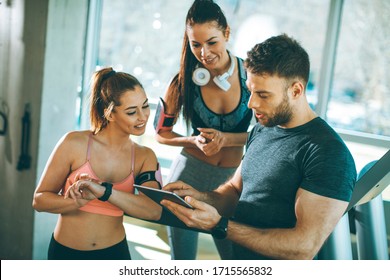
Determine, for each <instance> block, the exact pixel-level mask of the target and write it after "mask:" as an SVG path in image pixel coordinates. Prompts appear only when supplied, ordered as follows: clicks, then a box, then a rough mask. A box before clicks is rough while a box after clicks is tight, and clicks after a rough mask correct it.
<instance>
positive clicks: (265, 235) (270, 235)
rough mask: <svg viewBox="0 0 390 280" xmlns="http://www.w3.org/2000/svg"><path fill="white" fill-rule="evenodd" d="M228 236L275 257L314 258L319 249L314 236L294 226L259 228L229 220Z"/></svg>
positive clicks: (260, 252)
mask: <svg viewBox="0 0 390 280" xmlns="http://www.w3.org/2000/svg"><path fill="white" fill-rule="evenodd" d="M227 238H228V239H229V240H231V241H233V242H235V243H237V244H239V245H241V246H243V247H246V248H248V249H250V250H251V251H254V252H256V253H258V254H261V255H264V256H268V257H270V258H274V259H298V260H303V259H313V258H314V256H315V254H316V253H317V251H318V250H317V249H316V246H315V244H314V243H313V242H312V241H313V240H314V239H313V238H310V237H308V238H305V235H304V234H302V233H299V232H298V231H297V230H296V229H294V228H291V229H259V228H254V227H251V226H248V225H244V224H240V223H237V222H234V221H229V224H228V230H227Z"/></svg>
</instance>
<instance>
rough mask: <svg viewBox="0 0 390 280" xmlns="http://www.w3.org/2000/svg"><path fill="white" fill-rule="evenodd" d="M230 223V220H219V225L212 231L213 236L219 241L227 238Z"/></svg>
mask: <svg viewBox="0 0 390 280" xmlns="http://www.w3.org/2000/svg"><path fill="white" fill-rule="evenodd" d="M228 222H229V219H228V218H225V217H221V220H219V222H218V224H217V225H216V226H215V227H214V228H213V229H212V231H211V235H212V236H213V237H214V238H217V239H224V238H226V235H227V225H228Z"/></svg>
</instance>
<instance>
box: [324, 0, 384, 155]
mask: <svg viewBox="0 0 390 280" xmlns="http://www.w3.org/2000/svg"><path fill="white" fill-rule="evenodd" d="M389 15H390V1H386V0H372V1H364V0H346V1H344V7H343V14H342V19H341V28H340V36H339V40H338V47H337V53H336V65H335V70H334V76H333V83H332V90H331V95H330V100H329V105H328V111H327V114H326V118H327V120H328V122H329V123H330V124H331V125H333V126H334V127H336V128H343V129H348V130H355V131H359V132H365V133H372V134H376V135H383V136H390V74H389V72H390V49H389V47H390V17H389ZM389 147H390V144H389Z"/></svg>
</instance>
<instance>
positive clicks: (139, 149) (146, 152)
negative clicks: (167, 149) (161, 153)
mask: <svg viewBox="0 0 390 280" xmlns="http://www.w3.org/2000/svg"><path fill="white" fill-rule="evenodd" d="M134 148H135V152H136V154H137V155H141V156H143V157H150V156H153V157H156V154H155V153H154V151H153V150H152V149H151V148H149V147H146V146H143V145H140V144H138V143H134Z"/></svg>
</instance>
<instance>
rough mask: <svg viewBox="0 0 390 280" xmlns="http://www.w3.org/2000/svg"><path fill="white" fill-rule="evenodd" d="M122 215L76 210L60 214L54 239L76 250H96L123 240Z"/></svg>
mask: <svg viewBox="0 0 390 280" xmlns="http://www.w3.org/2000/svg"><path fill="white" fill-rule="evenodd" d="M124 237H125V229H124V227H123V216H120V217H112V216H106V215H99V214H93V213H88V212H84V211H81V210H76V211H74V212H72V213H67V214H61V215H60V217H59V220H58V223H57V226H56V228H55V230H54V239H55V240H56V241H57V242H59V243H60V244H62V245H64V246H67V247H69V248H72V249H76V250H98V249H104V248H107V247H110V246H113V245H115V244H117V243H119V242H121V241H122V240H123V238H124Z"/></svg>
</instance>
